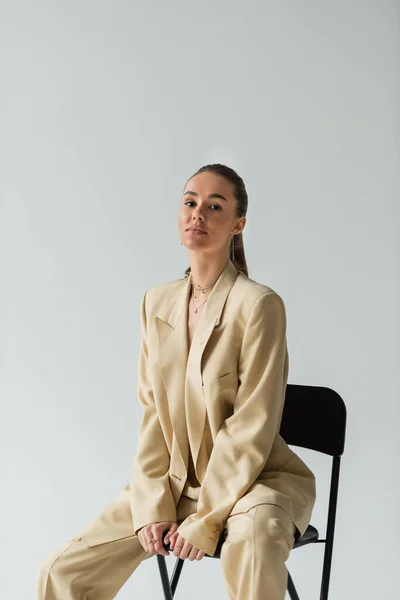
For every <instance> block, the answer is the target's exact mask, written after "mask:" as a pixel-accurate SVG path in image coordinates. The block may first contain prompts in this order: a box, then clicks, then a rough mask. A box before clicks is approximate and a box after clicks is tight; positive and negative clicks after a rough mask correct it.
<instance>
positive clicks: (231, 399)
mask: <svg viewBox="0 0 400 600" xmlns="http://www.w3.org/2000/svg"><path fill="white" fill-rule="evenodd" d="M246 212H247V193H246V189H245V186H244V183H243V181H242V179H241V178H240V177H239V176H238V175H237V173H236V172H235V171H233V170H232V169H230V168H228V167H226V166H224V165H219V164H213V165H207V166H205V167H202V168H201V169H199V171H197V172H196V173H195V174H194V175H193V176H192V177H191V178H190V179H189V180H188V182H187V184H186V186H185V188H184V192H183V197H182V200H181V205H180V210H179V233H180V237H181V243H182V244H183V245H184V246H185V247H186V248H187V250H188V253H189V260H190V267H189V268H188V269H187V271H186V274H185V275H186V276H185V277H184V278H182V279H178V280H177V281H172V282H168V283H165V284H162V285H158V286H156V287H153V288H151V289H149V290H147V292H145V294H144V295H143V297H142V300H141V333H142V337H141V351H140V358H139V365H138V399H139V402H140V404H141V406H142V408H143V418H142V421H141V424H140V428H139V435H138V443H137V453H136V456H135V459H134V461H133V468H132V472H131V479H130V483H129V484H128V485H126V486H125V488H124V489H123V490H122V491H121V493H120V494H119V495H118V496H117V498H116V499H115V500H114V501H113V502H112V503H111V504H110V505H109V506H108V507H107V508H106V509H105V510H104V511H103V512H102V513H101V514H100V515H99V516H98V517H97V518H96V519H94V521H92V522H91V523H89V524H88V525H87V526H86V527H85V529H84V530H83V531H82V532H81V533H80V534H79V535H78V536H76V537H74V538H72V539H70V540H68V541H67V542H66V543H65V544H64V546H62V547H61V548H59V549H58V550H57V552H55V553H54V554H52V555H50V556H48V557H47V558H46V559H45V560H44V561H43V562H42V564H41V566H40V569H39V573H38V596H37V597H38V600H78V599H79V600H83V598H86V597H87V598H90V600H111V599H112V598H114V597H115V595H116V594H117V592H118V590H119V589H120V588H121V586H122V585H123V584H124V582H125V581H126V580H127V579H128V577H129V576H130V575H131V574H132V572H133V571H134V570H135V569H136V567H137V566H138V565H139V564H140V563H141V561H142V560H145V559H147V558H150V557H151V556H153V555H154V554H168V552H167V551H166V550H165V548H163V543H168V542H169V543H170V548H171V549H172V550H173V554H174V555H175V556H179V557H180V558H182V559H186V558H188V559H189V560H201V559H202V558H203V557H204V555H205V553H207V554H208V555H210V556H213V555H214V553H215V549H216V546H217V543H218V540H219V538H220V536H221V535H222V534H223V535H224V539H225V541H224V544H223V546H222V550H221V567H222V570H223V575H224V579H225V582H226V588H227V591H228V593H229V597H230V598H231V599H232V600H233V599H235V600H250V599H251V600H261V599H262V600H267V599H268V600H283V599H284V597H285V591H286V585H287V570H286V567H285V562H286V560H287V558H288V556H289V552H290V550H291V549H292V547H293V543H294V540H295V537H296V536H300V535H302V534H303V533H304V531H305V530H306V528H307V525H308V523H309V520H310V517H311V513H312V509H313V506H314V502H315V478H314V475H313V473H312V472H311V471H310V469H309V468H308V467H307V466H306V465H305V464H304V462H303V461H302V460H301V459H300V458H299V457H298V456H297V455H296V454H295V453H294V452H293V451H292V450H291V449H290V448H289V447H288V446H287V444H286V443H285V441H284V440H283V438H282V437H281V436H280V435H279V428H280V422H281V416H282V409H283V403H284V398H285V389H286V383H287V377H288V366H289V363H288V351H287V344H286V315H285V307H284V303H283V301H282V299H281V297H280V296H279V295H278V294H277V293H276V292H275V291H274V290H273V289H272V288H270V287H267V286H266V285H263V284H261V283H257V282H256V281H253V280H252V279H250V278H249V277H248V273H247V267H246V261H245V256H244V249H243V241H242V231H243V228H244V226H245V223H246ZM86 594H87V596H86ZM138 597H139V594H138Z"/></svg>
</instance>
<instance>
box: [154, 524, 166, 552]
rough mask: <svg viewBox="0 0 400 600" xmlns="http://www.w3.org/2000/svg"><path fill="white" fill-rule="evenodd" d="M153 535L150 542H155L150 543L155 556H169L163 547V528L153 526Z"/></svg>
mask: <svg viewBox="0 0 400 600" xmlns="http://www.w3.org/2000/svg"><path fill="white" fill-rule="evenodd" d="M151 534H152V535H151V538H150V540H155V541H154V542H151V541H150V548H152V552H153V554H163V555H164V556H168V552H167V551H166V550H164V548H163V545H162V528H161V527H160V526H158V525H156V524H155V525H152V526H151Z"/></svg>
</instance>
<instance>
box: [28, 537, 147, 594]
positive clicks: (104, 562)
mask: <svg viewBox="0 0 400 600" xmlns="http://www.w3.org/2000/svg"><path fill="white" fill-rule="evenodd" d="M151 556H154V555H153V554H150V553H147V552H145V550H144V549H143V547H142V545H141V544H140V541H139V538H138V537H137V536H136V535H132V536H130V537H126V538H122V539H120V540H115V541H111V542H107V543H104V544H98V545H96V546H92V547H87V546H86V545H85V544H84V542H83V540H82V538H81V537H79V536H77V537H74V538H72V539H70V540H68V541H67V542H66V543H65V544H63V545H62V546H61V547H60V548H58V550H57V551H56V552H54V553H52V554H50V555H49V556H47V557H46V558H45V559H44V560H42V562H41V564H40V567H39V570H38V574H37V600H86V599H88V600H112V599H113V598H115V596H116V595H117V593H118V591H119V590H120V588H121V587H122V586H123V584H124V583H125V582H126V581H127V579H128V578H129V576H130V575H131V574H132V573H133V571H135V569H136V568H137V567H138V565H139V564H140V563H141V562H142V560H145V559H147V558H150V557H151Z"/></svg>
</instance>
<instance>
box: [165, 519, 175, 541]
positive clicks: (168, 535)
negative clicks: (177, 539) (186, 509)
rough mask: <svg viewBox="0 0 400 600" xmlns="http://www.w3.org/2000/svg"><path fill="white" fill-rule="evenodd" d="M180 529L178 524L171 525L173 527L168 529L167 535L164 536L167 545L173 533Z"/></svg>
mask: <svg viewBox="0 0 400 600" xmlns="http://www.w3.org/2000/svg"><path fill="white" fill-rule="evenodd" d="M177 529H178V525H177V524H176V523H173V524H172V525H171V527H170V528H169V529H168V531H167V533H166V534H165V536H164V542H165V543H166V544H168V542H169V540H170V537H171V536H172V534H173V533H175V531H176V530H177Z"/></svg>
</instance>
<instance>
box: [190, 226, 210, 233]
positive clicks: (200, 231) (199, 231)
mask: <svg viewBox="0 0 400 600" xmlns="http://www.w3.org/2000/svg"><path fill="white" fill-rule="evenodd" d="M188 231H191V232H192V233H207V232H206V231H204V229H200V228H198V227H189V229H188Z"/></svg>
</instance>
